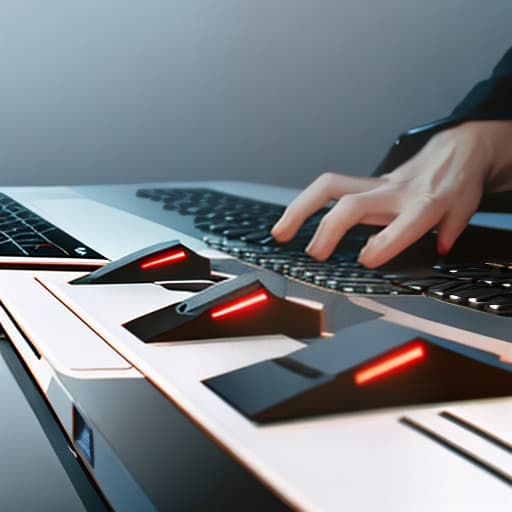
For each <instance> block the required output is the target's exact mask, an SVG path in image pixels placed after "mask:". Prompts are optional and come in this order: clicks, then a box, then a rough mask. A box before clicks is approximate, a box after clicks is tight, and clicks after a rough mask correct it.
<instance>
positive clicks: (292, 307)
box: [124, 272, 322, 343]
mask: <svg viewBox="0 0 512 512" xmlns="http://www.w3.org/2000/svg"><path fill="white" fill-rule="evenodd" d="M285 294H286V281H285V279H284V278H282V277H281V276H278V275H273V274H270V273H264V272H251V273H247V274H243V275H241V276H239V277H236V278H234V279H231V280H226V281H223V282H220V283H218V284H215V285H213V286H211V287H210V288H208V289H206V290H204V291H202V292H199V293H197V294H196V295H194V296H193V297H191V298H189V299H186V300H184V301H182V302H179V303H178V304H173V305H170V306H167V307H164V308H162V309H159V310H157V311H153V312H152V313H149V314H147V315H144V316H142V317H139V318H136V319H135V320H131V321H130V322H128V323H126V324H124V327H125V328H126V329H128V330H129V331H130V332H131V333H132V334H134V335H135V336H137V337H138V338H139V339H141V340H142V341H144V342H146V343H149V342H159V341H186V340H202V339H210V338H228V337H238V336H255V335H263V334H285V335H288V336H294V337H317V336H320V335H321V333H322V311H321V310H319V309H315V308H312V307H309V306H306V305H304V304H300V303H297V302H295V301H292V300H289V299H287V298H285Z"/></svg>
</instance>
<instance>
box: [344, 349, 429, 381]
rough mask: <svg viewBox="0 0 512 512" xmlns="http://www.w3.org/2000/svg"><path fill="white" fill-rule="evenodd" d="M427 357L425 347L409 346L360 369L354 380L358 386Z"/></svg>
mask: <svg viewBox="0 0 512 512" xmlns="http://www.w3.org/2000/svg"><path fill="white" fill-rule="evenodd" d="M424 357H425V348H424V347H423V345H421V344H418V345H414V346H412V347H411V346H409V347H407V348H406V349H404V350H403V351H401V352H399V353H396V354H394V355H392V356H389V357H387V358H386V359H383V360H381V361H379V362H377V363H374V364H371V365H369V366H367V367H366V368H364V369H362V370H359V371H358V372H356V373H355V375H354V380H355V382H356V384H357V385H358V386H361V385H363V384H366V383H367V382H370V381H372V380H375V379H377V378H379V377H381V376H383V375H385V374H388V373H390V372H391V371H393V370H396V369H398V368H403V367H404V366H408V365H410V364H413V363H415V362H418V361H419V360H421V359H423V358H424Z"/></svg>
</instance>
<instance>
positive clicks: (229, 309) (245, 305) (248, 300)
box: [210, 292, 269, 319]
mask: <svg viewBox="0 0 512 512" xmlns="http://www.w3.org/2000/svg"><path fill="white" fill-rule="evenodd" d="M268 299H269V297H268V295H267V294H266V293H265V292H255V293H253V294H251V295H247V296H246V297H242V298H241V299H237V300H234V301H233V302H229V303H228V304H224V305H223V306H219V307H217V308H214V309H212V310H211V311H210V316H211V318H215V319H217V318H222V317H225V316H230V315H232V314H234V313H239V312H240V311H244V310H247V309H252V307H253V306H256V305H258V304H261V303H263V302H266V301H267V300H268Z"/></svg>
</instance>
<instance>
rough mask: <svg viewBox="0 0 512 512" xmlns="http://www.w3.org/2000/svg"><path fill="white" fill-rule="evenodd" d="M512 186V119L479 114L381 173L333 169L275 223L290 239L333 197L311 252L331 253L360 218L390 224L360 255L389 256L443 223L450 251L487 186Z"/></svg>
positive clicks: (366, 261) (370, 259)
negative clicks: (484, 118) (489, 118)
mask: <svg viewBox="0 0 512 512" xmlns="http://www.w3.org/2000/svg"><path fill="white" fill-rule="evenodd" d="M510 189H512V121H472V122H467V123H464V124H461V125H458V126H456V127H455V128H450V129H447V130H444V131H442V132H439V133H438V134H436V135H434V136H433V137H432V138H431V139H430V141H429V142H428V143H427V144H426V145H425V146H424V147H423V149H422V150H421V151H419V152H418V153H417V154H416V155H415V156H414V157H413V158H411V159H410V160H408V161H407V162H406V163H404V164H403V165H401V166H400V167H398V168H397V169H395V170H394V171H393V172H391V173H389V174H386V175H383V176H379V177H375V178H357V177H353V176H347V175H342V174H334V173H326V174H323V175H322V176H320V177H319V178H318V179H317V180H316V181H314V182H313V183H312V184H311V185H310V186H309V187H307V188H306V189H305V190H304V191H303V192H302V193H301V194H299V196H298V197H297V198H296V199H295V200H294V201H293V202H292V203H291V204H290V205H289V206H288V208H287V209H286V211H285V212H284V214H283V216H282V217H281V218H280V219H279V221H278V222H277V223H276V225H275V226H274V228H273V229H272V235H273V236H274V238H275V239H276V240H277V241H279V242H287V241H289V240H291V239H292V238H293V237H294V236H295V234H296V233H297V231H298V230H299V228H300V227H301V225H302V224H303V223H304V221H305V220H306V219H307V218H308V217H310V216H311V215H312V214H314V213H315V212H316V211H318V210H320V209H321V208H323V207H324V206H326V205H327V204H328V203H329V202H331V201H332V200H337V203H336V204H335V205H334V206H333V207H332V208H331V210H330V211H329V212H328V213H327V214H326V215H325V216H324V217H323V219H322V221H321V222H320V224H319V226H318V228H317V231H316V233H315V235H314V236H313V238H312V239H311V241H310V243H309V245H308V247H307V248H306V252H307V253H308V254H309V255H310V256H312V257H313V258H316V259H318V260H325V259H327V258H328V257H329V256H330V255H331V253H332V252H333V251H334V249H335V248H336V246H337V244H338V242H339V241H340V240H341V238H343V236H344V235H345V233H346V232H347V231H348V230H349V229H350V228H351V227H353V226H354V225H355V224H373V225H381V226H387V227H385V228H384V229H383V230H381V231H380V232H379V233H378V234H376V235H375V236H373V237H371V238H370V239H369V240H368V242H367V244H366V245H365V247H363V249H362V250H361V253H360V254H359V262H360V263H362V264H363V265H365V266H367V267H370V268H374V267H378V266H379V265H382V264H384V263H386V262H387V261H388V260H390V259H391V258H393V257H394V256H396V255H397V254H398V253H400V252H401V251H402V250H403V249H405V248H406V247H408V246H409V245H411V244H412V243H413V242H415V241H416V240H418V238H420V237H421V236H423V235H424V234H425V233H427V232H428V231H430V230H431V229H433V228H437V239H438V242H437V247H438V252H439V253H440V254H446V253H448V252H449V250H450V249H451V247H452V246H453V244H454V243H455V240H456V239H457V237H458V236H459V235H460V234H461V232H462V231H463V230H464V228H465V226H466V225H467V223H468V221H469V219H470V218H471V216H472V215H473V213H474V212H475V210H476V209H477V207H478V204H479V202H480V198H481V196H482V193H483V192H484V191H486V192H500V191H503V190H510Z"/></svg>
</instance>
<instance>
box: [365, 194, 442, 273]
mask: <svg viewBox="0 0 512 512" xmlns="http://www.w3.org/2000/svg"><path fill="white" fill-rule="evenodd" d="M444 213H445V207H444V204H442V203H441V202H440V201H439V200H436V199H435V198H433V197H432V196H431V195H430V194H424V195H423V196H421V197H420V198H419V199H418V200H417V201H416V202H415V203H414V204H410V205H409V206H408V207H407V208H406V209H405V210H404V211H403V212H402V213H401V214H400V215H398V216H397V217H396V219H395V220H394V221H393V222H391V223H390V224H389V225H388V226H387V227H386V228H384V229H383V230H382V231H380V232H379V233H378V234H376V235H375V236H373V237H372V238H371V239H370V240H369V241H368V243H367V244H366V245H365V247H363V249H362V250H361V252H360V254H359V263H361V264H362V265H364V266H366V267H369V268H375V267H378V266H380V265H382V264H384V263H386V262H387V261H389V260H390V259H391V258H393V257H395V256H396V255H397V254H399V253H400V252H401V251H403V250H404V249H405V248H407V247H409V246H410V245H411V244H412V243H414V242H415V241H416V240H418V239H419V238H420V237H422V236H423V235H424V234H425V233H426V232H427V231H429V230H430V229H431V228H432V227H434V226H436V225H437V224H438V222H439V221H440V220H441V218H442V217H443V215H444Z"/></svg>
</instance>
